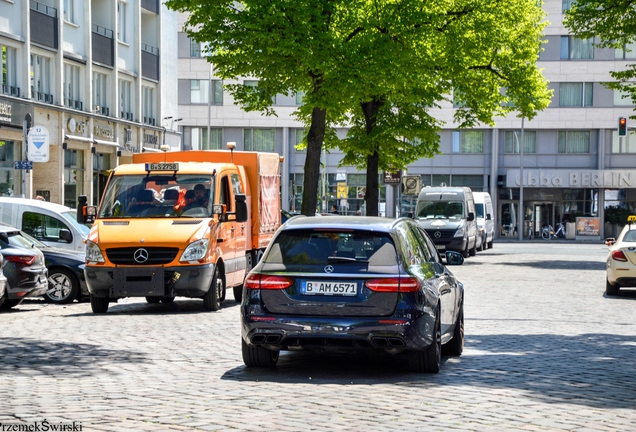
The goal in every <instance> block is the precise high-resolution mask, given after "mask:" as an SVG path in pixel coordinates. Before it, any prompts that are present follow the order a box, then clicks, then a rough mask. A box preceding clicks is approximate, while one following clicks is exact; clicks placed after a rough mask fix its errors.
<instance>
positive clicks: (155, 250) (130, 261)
mask: <svg viewBox="0 0 636 432" xmlns="http://www.w3.org/2000/svg"><path fill="white" fill-rule="evenodd" d="M140 250H145V251H146V253H145V254H144V253H143V252H142V251H140ZM137 251H140V252H141V253H137V259H136V260H135V253H136V252H137ZM178 252H179V248H166V247H126V248H111V249H106V255H107V256H108V260H109V261H110V262H112V263H113V264H122V265H159V264H168V263H170V262H172V261H173V260H174V259H175V257H176V256H177V253H178ZM144 256H147V257H148V259H146V260H145V261H144V260H143V257H144Z"/></svg>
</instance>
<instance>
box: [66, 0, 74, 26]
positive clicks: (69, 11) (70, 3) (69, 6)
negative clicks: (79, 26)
mask: <svg viewBox="0 0 636 432" xmlns="http://www.w3.org/2000/svg"><path fill="white" fill-rule="evenodd" d="M63 7H64V21H68V22H70V23H73V24H75V0H64V5H63Z"/></svg>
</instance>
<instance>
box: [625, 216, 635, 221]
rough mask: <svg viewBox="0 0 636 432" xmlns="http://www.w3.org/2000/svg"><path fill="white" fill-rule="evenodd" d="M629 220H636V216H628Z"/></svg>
mask: <svg viewBox="0 0 636 432" xmlns="http://www.w3.org/2000/svg"><path fill="white" fill-rule="evenodd" d="M627 222H636V216H627Z"/></svg>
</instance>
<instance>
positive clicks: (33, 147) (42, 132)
mask: <svg viewBox="0 0 636 432" xmlns="http://www.w3.org/2000/svg"><path fill="white" fill-rule="evenodd" d="M29 160H32V161H34V162H48V161H49V131H48V130H47V129H46V128H45V127H44V126H34V127H32V128H31V130H30V131H29Z"/></svg>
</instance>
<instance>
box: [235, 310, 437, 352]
mask: <svg viewBox="0 0 636 432" xmlns="http://www.w3.org/2000/svg"><path fill="white" fill-rule="evenodd" d="M258 309H259V308H253V307H250V306H245V305H242V306H241V336H242V337H243V340H245V342H246V343H247V344H248V345H259V346H265V347H267V348H269V349H273V350H293V349H301V348H304V349H321V350H325V349H339V350H342V349H355V348H376V349H384V350H387V349H394V350H395V349H397V350H403V349H408V350H418V351H422V350H425V349H426V348H427V347H428V346H429V345H430V344H431V343H432V341H433V338H432V329H433V328H434V322H435V317H433V316H431V315H427V314H423V315H420V316H419V317H418V318H416V319H412V320H406V319H404V318H402V317H404V316H406V315H404V314H403V311H400V313H399V314H395V315H394V316H393V317H377V318H371V317H364V318H333V317H324V318H323V317H307V316H289V315H271V314H266V313H263V311H262V310H258ZM398 315H399V317H398ZM415 315H416V314H414V315H411V316H415Z"/></svg>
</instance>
